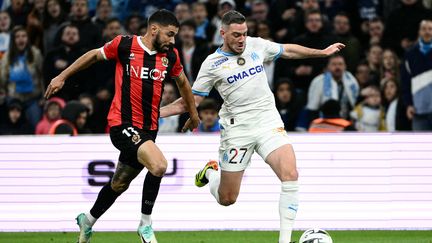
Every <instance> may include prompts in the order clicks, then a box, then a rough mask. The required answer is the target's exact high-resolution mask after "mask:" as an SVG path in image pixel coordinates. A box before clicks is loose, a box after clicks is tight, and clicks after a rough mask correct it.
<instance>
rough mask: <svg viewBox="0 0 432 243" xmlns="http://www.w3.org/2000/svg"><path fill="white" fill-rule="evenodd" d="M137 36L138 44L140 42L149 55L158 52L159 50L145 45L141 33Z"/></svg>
mask: <svg viewBox="0 0 432 243" xmlns="http://www.w3.org/2000/svg"><path fill="white" fill-rule="evenodd" d="M136 37H137V41H138V44H139V45H140V46H141V48H142V49H143V50H144V51H146V52H147V53H148V54H149V55H154V54H156V53H157V51H152V50H150V49H148V48H147V46H145V45H144V43H143V42H142V40H141V37H140V36H139V35H137V36H136Z"/></svg>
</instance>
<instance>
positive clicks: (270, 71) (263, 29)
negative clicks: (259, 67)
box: [257, 20, 275, 90]
mask: <svg viewBox="0 0 432 243" xmlns="http://www.w3.org/2000/svg"><path fill="white" fill-rule="evenodd" d="M257 22H258V23H257V36H258V37H261V38H263V39H265V40H269V41H273V38H272V37H271V32H270V24H269V22H268V21H265V20H262V21H257ZM274 70H275V62H274V61H273V60H271V61H267V62H264V71H265V73H266V76H267V81H268V84H269V86H270V89H271V90H273V89H274V84H273V83H274V81H273V80H274V76H275V75H274V73H275V72H274Z"/></svg>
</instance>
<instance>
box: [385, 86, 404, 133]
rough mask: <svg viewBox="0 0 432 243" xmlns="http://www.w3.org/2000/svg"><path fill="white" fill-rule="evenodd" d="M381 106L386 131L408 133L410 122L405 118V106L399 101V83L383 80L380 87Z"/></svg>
mask: <svg viewBox="0 0 432 243" xmlns="http://www.w3.org/2000/svg"><path fill="white" fill-rule="evenodd" d="M381 89H382V93H383V102H382V103H383V106H384V109H385V112H386V127H387V131H389V132H394V131H409V130H411V122H410V121H409V120H408V117H407V116H406V105H405V104H404V102H403V101H402V100H401V99H399V96H400V90H399V83H398V82H396V81H394V80H391V79H389V80H385V81H384V83H383V85H382V88H381Z"/></svg>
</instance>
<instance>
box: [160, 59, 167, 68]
mask: <svg viewBox="0 0 432 243" xmlns="http://www.w3.org/2000/svg"><path fill="white" fill-rule="evenodd" d="M161 60H162V66H164V67H168V58H166V57H162V58H161Z"/></svg>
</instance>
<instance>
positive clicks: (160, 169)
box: [148, 159, 168, 177]
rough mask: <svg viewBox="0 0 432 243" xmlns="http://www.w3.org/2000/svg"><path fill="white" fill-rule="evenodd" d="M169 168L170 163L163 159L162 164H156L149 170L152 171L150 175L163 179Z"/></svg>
mask: <svg viewBox="0 0 432 243" xmlns="http://www.w3.org/2000/svg"><path fill="white" fill-rule="evenodd" d="M167 167H168V162H167V161H166V159H162V161H161V162H159V163H154V164H153V165H152V166H151V168H148V170H149V171H150V173H152V175H154V176H158V177H162V176H164V175H165V172H166V170H167Z"/></svg>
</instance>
